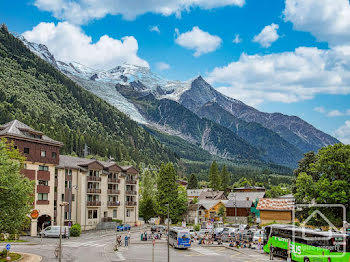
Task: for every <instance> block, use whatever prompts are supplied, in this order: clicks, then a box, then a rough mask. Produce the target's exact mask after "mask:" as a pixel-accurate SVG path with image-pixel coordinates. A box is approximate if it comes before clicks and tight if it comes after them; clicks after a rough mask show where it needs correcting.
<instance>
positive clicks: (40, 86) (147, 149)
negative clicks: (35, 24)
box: [0, 26, 178, 164]
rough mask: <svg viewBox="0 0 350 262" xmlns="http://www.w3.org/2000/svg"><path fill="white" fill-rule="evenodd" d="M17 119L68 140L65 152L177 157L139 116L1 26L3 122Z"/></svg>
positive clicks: (151, 159) (0, 115)
mask: <svg viewBox="0 0 350 262" xmlns="http://www.w3.org/2000/svg"><path fill="white" fill-rule="evenodd" d="M13 119H18V120H20V121H22V122H24V123H26V124H27V125H30V126H31V127H33V128H34V129H37V130H40V131H42V132H44V133H46V134H47V135H48V136H50V137H52V138H53V139H56V140H59V141H62V142H63V143H64V144H65V145H64V147H63V148H62V153H64V154H69V153H73V152H75V153H77V154H78V155H82V152H83V148H84V145H85V144H87V145H88V147H89V153H90V154H95V155H99V156H103V157H110V156H111V157H114V158H115V159H116V160H117V161H121V160H127V161H130V160H134V161H135V162H137V163H140V162H144V163H147V164H148V163H153V164H156V163H159V162H161V161H164V162H167V161H173V162H176V161H177V159H178V157H177V156H176V155H175V154H174V153H173V152H172V151H170V150H169V149H168V148H166V147H165V146H163V145H162V144H161V143H160V142H158V141H157V140H156V139H155V138H153V137H152V136H151V135H150V134H149V133H148V132H146V131H145V130H144V129H143V128H142V127H140V126H139V125H138V124H137V123H136V122H134V121H132V120H130V119H129V118H128V117H127V116H126V115H124V114H123V113H121V112H120V111H118V110H117V109H116V108H114V107H113V106H111V105H109V104H108V103H106V102H105V101H103V100H102V99H100V98H98V97H96V96H95V95H93V94H91V93H89V92H88V91H86V90H84V89H83V88H81V87H80V86H78V85H77V84H76V83H74V82H73V81H72V80H70V79H69V78H67V77H66V76H65V75H63V74H62V73H61V72H59V71H58V70H57V69H55V68H54V67H52V66H51V65H50V64H48V63H46V62H45V61H43V60H42V59H40V58H39V57H37V56H36V55H34V54H33V53H32V52H30V51H29V50H28V49H27V48H26V47H25V46H24V45H23V43H22V42H21V41H20V40H18V39H16V38H15V37H14V36H13V35H11V34H10V33H9V32H8V30H7V28H6V26H2V27H1V28H0V124H3V123H5V122H8V121H11V120H13Z"/></svg>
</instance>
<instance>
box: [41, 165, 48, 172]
mask: <svg viewBox="0 0 350 262" xmlns="http://www.w3.org/2000/svg"><path fill="white" fill-rule="evenodd" d="M39 171H49V167H48V166H39Z"/></svg>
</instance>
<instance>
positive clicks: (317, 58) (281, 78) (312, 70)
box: [207, 47, 350, 106]
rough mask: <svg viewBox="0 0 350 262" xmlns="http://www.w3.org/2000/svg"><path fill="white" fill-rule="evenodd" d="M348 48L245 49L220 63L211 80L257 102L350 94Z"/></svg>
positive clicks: (233, 94) (225, 90) (231, 93)
mask: <svg viewBox="0 0 350 262" xmlns="http://www.w3.org/2000/svg"><path fill="white" fill-rule="evenodd" d="M344 50H347V49H331V50H323V49H318V48H315V47H299V48H297V49H295V51H294V52H283V53H274V54H268V55H247V54H245V53H243V54H242V55H241V56H240V58H239V59H238V61H234V62H232V63H230V64H228V65H226V66H223V67H216V68H215V69H214V70H213V71H212V72H210V73H209V74H208V75H207V80H208V81H209V82H210V83H212V84H215V86H216V87H218V89H219V90H220V91H221V92H223V93H224V94H226V95H227V96H230V97H233V98H237V99H241V100H243V101H244V102H245V103H247V104H249V105H254V106H256V105H259V104H261V103H262V102H264V101H265V102H268V101H276V102H283V103H292V102H297V101H301V100H307V99H312V98H314V96H315V95H317V94H350V53H349V54H347V53H346V52H344Z"/></svg>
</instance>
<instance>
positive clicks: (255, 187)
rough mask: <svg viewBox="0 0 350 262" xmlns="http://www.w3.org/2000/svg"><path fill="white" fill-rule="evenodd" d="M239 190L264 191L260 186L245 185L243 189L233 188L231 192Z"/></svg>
mask: <svg viewBox="0 0 350 262" xmlns="http://www.w3.org/2000/svg"><path fill="white" fill-rule="evenodd" d="M236 190H237V191H239V190H252V191H265V187H262V186H249V185H245V186H244V187H235V188H234V189H233V191H236Z"/></svg>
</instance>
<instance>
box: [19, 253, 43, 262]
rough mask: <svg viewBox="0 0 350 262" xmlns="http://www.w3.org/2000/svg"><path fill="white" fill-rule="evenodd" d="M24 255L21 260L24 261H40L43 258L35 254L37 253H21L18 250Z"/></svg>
mask: <svg viewBox="0 0 350 262" xmlns="http://www.w3.org/2000/svg"><path fill="white" fill-rule="evenodd" d="M16 253H18V254H20V255H21V256H22V258H21V259H20V260H19V261H21V262H22V261H23V262H40V261H41V260H42V257H41V256H38V255H35V254H29V253H20V252H16Z"/></svg>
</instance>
